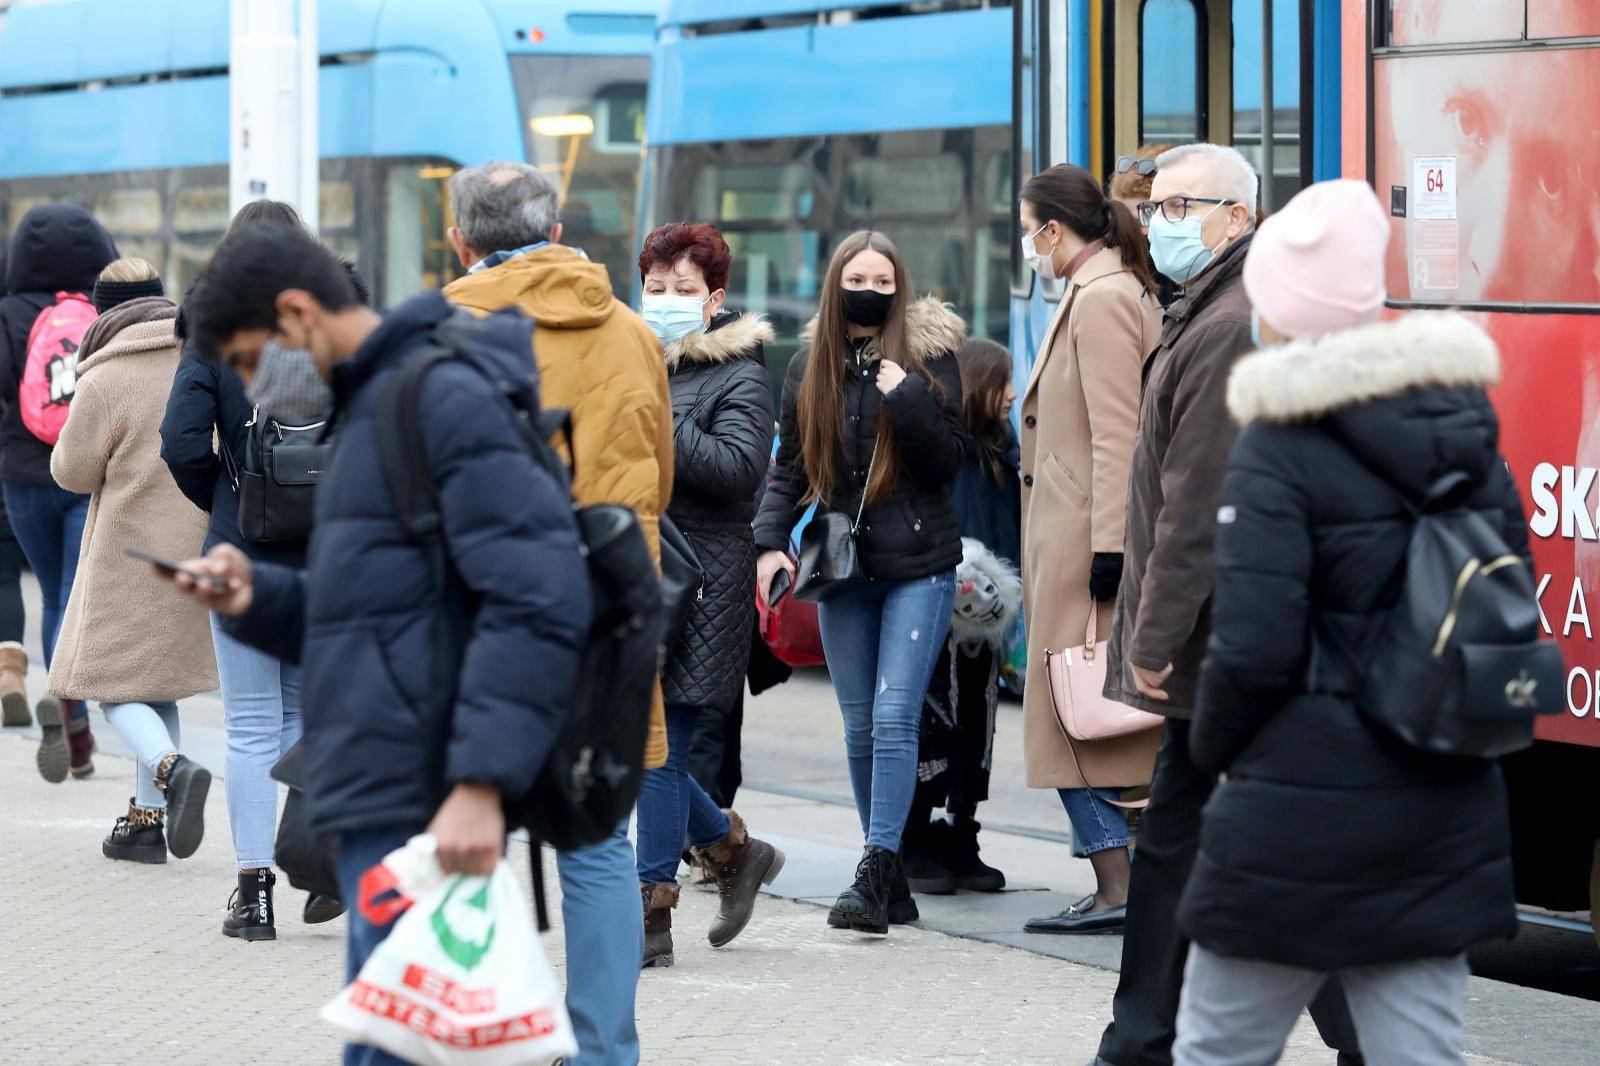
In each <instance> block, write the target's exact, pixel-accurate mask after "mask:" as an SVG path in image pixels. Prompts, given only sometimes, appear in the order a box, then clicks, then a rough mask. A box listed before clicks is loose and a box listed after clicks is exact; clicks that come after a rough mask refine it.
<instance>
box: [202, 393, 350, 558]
mask: <svg viewBox="0 0 1600 1066" xmlns="http://www.w3.org/2000/svg"><path fill="white" fill-rule="evenodd" d="M327 425H328V423H327V422H326V421H322V422H313V423H311V424H309V425H304V426H290V425H285V424H284V423H282V422H279V421H278V420H277V419H275V418H273V417H272V416H271V415H269V414H266V413H264V412H263V411H262V410H261V408H260V407H257V408H255V410H254V411H253V412H252V413H251V415H250V421H248V422H246V423H245V448H244V455H243V456H242V457H236V456H235V455H234V454H233V452H232V450H231V449H229V447H228V443H227V441H226V440H223V441H222V459H223V462H224V463H226V464H227V467H228V477H229V479H230V480H232V482H233V491H234V495H236V496H237V497H238V498H239V532H240V534H242V535H243V536H244V538H245V539H246V540H253V541H257V542H260V543H276V542H284V541H305V540H309V539H310V537H311V527H312V526H313V524H315V514H316V493H317V482H319V481H320V480H322V472H323V471H324V470H326V469H327V466H328V459H329V458H330V455H331V453H332V451H333V444H332V442H331V441H330V440H328V439H327V434H326V432H325V430H326V429H327Z"/></svg>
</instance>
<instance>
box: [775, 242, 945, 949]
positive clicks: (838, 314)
mask: <svg viewBox="0 0 1600 1066" xmlns="http://www.w3.org/2000/svg"><path fill="white" fill-rule="evenodd" d="M820 304H821V306H820V307H819V308H818V311H817V317H816V319H815V320H814V321H813V322H812V324H811V325H810V326H809V327H807V331H806V334H805V337H806V339H807V340H808V341H810V347H809V348H808V349H806V350H803V351H801V352H800V353H799V354H797V355H796V356H795V357H794V360H793V361H792V362H791V363H790V364H789V372H788V375H787V379H786V380H785V382H784V388H783V414H782V419H781V421H780V424H779V428H778V440H779V445H778V461H777V466H776V470H775V472H774V474H773V478H772V484H771V486H770V487H769V488H768V489H767V494H766V496H765V497H764V498H763V499H762V501H761V511H760V514H759V516H758V517H757V518H756V544H757V546H759V547H761V548H763V549H765V552H764V553H763V554H762V556H761V557H760V559H759V560H758V561H757V565H756V587H757V590H758V595H762V596H765V595H766V594H767V590H768V589H770V588H771V582H772V578H773V576H774V575H775V574H777V572H778V571H779V570H787V571H789V572H790V573H791V574H793V573H794V563H793V562H792V561H791V560H790V559H789V558H788V556H787V555H785V554H784V549H785V547H786V546H787V545H788V543H789V532H790V530H792V529H793V528H794V525H795V523H796V521H798V520H799V518H800V516H801V514H802V513H803V512H804V510H805V508H806V505H807V504H808V503H810V502H812V501H816V502H817V504H818V513H819V514H826V513H828V512H835V513H837V514H841V515H845V516H847V517H849V518H851V519H855V518H856V517H857V516H858V515H859V517H860V521H859V526H858V528H857V532H856V537H855V540H856V543H857V546H858V557H859V561H860V564H861V569H862V572H863V576H864V577H865V580H863V581H859V582H856V583H854V584H852V585H851V586H849V587H848V588H845V589H842V590H839V591H836V592H833V593H832V594H830V595H829V596H828V597H827V598H826V599H824V600H823V601H822V603H821V605H820V606H819V609H818V619H819V621H820V623H821V628H822V646H823V652H824V654H825V655H826V656H827V659H828V669H829V671H830V672H831V674H832V675H833V684H834V690H835V692H836V693H837V694H838V697H839V709H840V711H841V712H842V713H843V715H844V724H845V755H846V757H847V759H848V760H849V764H850V785H851V790H852V791H853V792H854V793H855V801H856V813H857V814H858V815H859V816H860V819H861V831H862V834H863V835H864V836H865V837H866V850H865V852H864V854H863V855H862V857H861V862H860V864H859V865H858V866H857V867H856V879H855V882H854V883H853V884H852V885H851V886H850V887H849V888H848V889H846V890H845V891H844V892H843V893H842V894H841V895H840V896H839V899H838V901H837V902H836V903H835V904H834V906H833V909H832V911H830V912H829V914H828V924H829V925H831V926H833V927H835V928H841V929H858V930H862V931H864V932H872V933H886V932H888V930H889V925H890V923H901V922H912V921H916V918H917V905H916V902H915V901H914V900H913V899H912V898H911V891H910V888H909V887H908V886H907V884H906V876H905V870H904V868H903V867H902V865H901V860H900V838H901V834H902V833H903V831H904V829H905V824H906V816H907V814H908V813H909V811H910V808H911V798H912V793H913V791H914V790H915V788H916V784H917V766H916V763H917V726H918V723H919V722H920V721H921V717H922V700H923V696H924V694H925V693H926V692H927V690H928V680H929V678H930V677H932V675H933V668H934V663H935V662H936V661H937V659H938V657H939V651H940V649H941V648H942V647H943V646H944V641H945V635H946V634H947V633H948V631H949V629H950V611H951V606H952V604H953V602H954V600H955V568H956V565H957V564H958V563H960V562H961V528H960V526H959V525H958V524H957V523H956V512H955V507H954V506H953V504H952V503H951V499H950V487H951V484H952V483H953V482H954V481H955V478H956V472H957V471H958V470H959V469H960V467H961V457H962V451H963V442H964V441H965V439H966V429H965V427H964V426H963V423H962V419H961V372H960V369H959V368H958V366H957V363H956V352H957V351H958V350H959V349H960V348H961V345H962V343H963V342H964V341H965V339H966V327H965V326H964V325H963V324H962V322H961V319H960V318H958V317H957V316H956V315H955V313H954V312H952V311H951V310H950V309H949V308H947V307H945V305H944V304H942V303H941V302H939V301H938V300H936V299H934V298H932V297H929V298H927V299H922V300H917V299H914V298H913V296H912V290H911V283H910V281H909V280H908V279H907V278H906V270H905V264H904V260H902V259H901V257H900V252H899V250H898V249H897V248H895V246H894V243H893V242H892V241H890V240H889V239H888V238H887V237H885V236H884V235H883V234H881V233H874V232H867V231H862V232H859V233H853V234H851V235H850V236H849V237H847V238H845V239H844V240H843V241H842V242H840V245H839V248H838V250H837V251H835V252H834V255H833V261H832V262H831V263H830V264H829V265H828V273H827V277H826V279H825V280H824V281H823V284H822V292H821V300H820ZM798 587H799V588H800V589H801V590H803V589H804V587H805V575H803V574H802V575H800V578H799V586H798Z"/></svg>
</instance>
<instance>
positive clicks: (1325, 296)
mask: <svg viewBox="0 0 1600 1066" xmlns="http://www.w3.org/2000/svg"><path fill="white" fill-rule="evenodd" d="M1388 248H1389V219H1388V217H1387V216H1385V214H1384V213H1383V208H1382V207H1381V206H1379V204H1378V198H1377V197H1376V196H1375V195H1373V192H1372V186H1370V185H1368V184H1367V183H1366V182H1364V181H1351V180H1347V179H1341V180H1337V181H1322V182H1318V183H1317V184H1315V185H1312V186H1309V187H1307V188H1306V189H1304V190H1303V191H1301V192H1300V194H1299V195H1297V196H1296V197H1295V198H1294V199H1292V200H1290V201H1289V202H1288V203H1287V204H1285V205H1284V207H1283V210H1281V211H1279V212H1278V213H1277V214H1275V215H1272V216H1271V217H1269V218H1268V219H1267V220H1266V221H1265V222H1263V223H1262V224H1261V226H1260V228H1259V229H1258V230H1257V231H1256V239H1255V241H1254V243H1253V244H1252V246H1251V249H1250V258H1249V259H1247V260H1245V264H1244V291H1245V295H1247V296H1249V297H1250V304H1251V306H1252V307H1253V308H1254V309H1255V321H1256V323H1257V326H1256V330H1257V334H1258V335H1257V338H1256V339H1257V345H1258V346H1260V345H1261V344H1262V343H1263V342H1265V343H1268V344H1275V343H1280V342H1282V341H1286V340H1291V339H1297V338H1301V337H1320V336H1322V335H1323V334H1324V333H1335V332H1338V331H1339V330H1342V329H1349V328H1351V327H1352V326H1359V325H1361V324H1362V323H1364V322H1370V321H1371V320H1372V319H1374V318H1376V317H1377V314H1378V312H1379V310H1381V309H1382V307H1383V301H1384V297H1385V295H1386V294H1385V292H1384V287H1383V258H1384V254H1385V253H1386V252H1387V251H1388Z"/></svg>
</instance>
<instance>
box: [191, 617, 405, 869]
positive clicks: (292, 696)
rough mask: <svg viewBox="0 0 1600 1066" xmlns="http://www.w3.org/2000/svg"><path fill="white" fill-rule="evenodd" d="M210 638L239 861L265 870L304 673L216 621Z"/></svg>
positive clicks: (230, 818) (297, 728)
mask: <svg viewBox="0 0 1600 1066" xmlns="http://www.w3.org/2000/svg"><path fill="white" fill-rule="evenodd" d="M211 638H212V642H213V643H214V644H215V645H216V650H217V676H218V677H219V678H220V679H221V681H222V723H223V726H224V727H225V728H226V729H227V734H228V758H227V765H226V766H225V767H224V768H223V782H224V783H225V784H226V786H227V790H228V824H229V826H230V827H231V828H232V830H233V852H234V857H235V858H236V859H237V860H238V863H239V869H241V870H256V869H261V868H262V867H266V866H271V865H272V860H273V851H274V843H275V840H276V835H277V825H278V783H277V782H276V781H274V780H273V779H272V776H271V775H272V767H273V765H274V764H275V763H277V761H278V760H279V759H281V758H282V757H283V755H284V753H285V752H287V751H288V750H289V749H290V748H291V747H293V746H294V742H295V741H296V740H299V739H300V668H299V667H298V666H291V665H289V664H288V663H282V662H279V661H278V660H277V659H274V658H273V657H272V656H270V655H268V654H266V653H265V652H261V651H257V650H256V649H255V648H252V647H250V646H249V645H248V644H244V643H241V642H240V641H238V640H236V639H235V638H234V637H232V636H230V635H229V634H228V632H227V630H225V629H223V628H222V626H220V625H219V624H217V620H216V616H214V615H213V616H212V619H211ZM380 857H381V856H380ZM369 865H370V864H369Z"/></svg>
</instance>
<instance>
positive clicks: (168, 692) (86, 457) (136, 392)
mask: <svg viewBox="0 0 1600 1066" xmlns="http://www.w3.org/2000/svg"><path fill="white" fill-rule="evenodd" d="M161 291H162V290H161V281H160V279H159V278H158V277H157V276H156V272H155V268H154V267H152V266H151V265H150V264H149V263H147V262H145V261H144V260H142V259H119V260H117V261H116V262H114V263H112V264H111V265H110V266H108V267H106V268H105V271H104V272H103V273H102V274H101V275H100V281H99V282H98V283H97V284H96V286H95V304H96V305H97V307H99V309H100V311H101V316H100V318H99V319H97V320H96V321H95V323H94V325H92V326H90V327H89V332H88V333H86V334H84V338H83V346H82V347H81V348H80V349H79V352H78V365H77V384H76V391H75V394H74V397H73V400H72V412H71V414H70V415H69V416H68V417H67V422H66V425H65V426H64V427H63V428H62V430H61V439H60V441H58V442H57V444H56V446H55V451H54V453H53V454H52V456H51V459H50V473H51V475H52V476H53V477H54V478H55V479H56V482H57V483H58V484H59V485H60V486H61V487H62V488H64V489H66V490H67V491H69V492H79V493H89V494H92V497H93V498H92V499H91V500H90V503H89V516H88V520H87V522H86V523H85V525H84V530H83V545H82V548H81V549H80V551H79V554H78V577H77V580H76V581H75V582H74V583H73V586H72V597H71V599H69V600H68V602H67V613H66V617H65V618H64V619H63V621H62V623H61V634H60V636H59V637H58V638H57V643H56V653H55V657H54V659H53V661H52V663H51V668H50V692H51V693H52V694H53V695H55V696H58V697H61V698H63V699H66V698H70V699H78V700H98V701H100V706H101V709H102V710H103V711H104V712H105V716H106V720H107V721H109V722H110V723H111V725H112V727H113V728H115V729H116V731H117V732H118V734H120V735H121V737H122V739H123V740H124V741H125V742H126V743H127V745H128V746H129V747H130V748H132V749H133V751H134V754H135V755H136V756H137V757H138V764H137V767H136V769H135V775H134V780H135V793H134V796H133V798H132V799H131V800H130V801H129V803H128V813H127V814H126V815H125V816H124V817H121V818H118V819H117V824H116V827H115V828H113V829H112V830H111V834H110V835H109V836H107V837H106V839H105V842H104V843H103V844H102V846H101V850H102V851H103V852H104V854H105V855H106V857H107V858H111V859H125V860H130V861H133V862H146V863H158V862H166V861H167V851H168V849H169V848H170V850H171V852H172V854H173V855H175V856H177V857H178V858H180V859H183V858H188V857H189V856H190V855H192V854H194V852H195V849H196V848H198V847H199V846H200V838H201V836H202V834H203V833H204V831H205V825H204V810H205V801H206V792H207V790H208V789H209V788H210V785H211V775H210V773H208V772H207V771H206V769H205V768H204V767H202V766H199V765H197V764H196V763H195V762H193V761H192V760H190V759H187V758H185V757H184V756H182V755H180V754H178V750H177V747H178V704H177V701H178V700H180V699H183V698H185V697H188V696H192V695H194V694H195V693H197V692H208V691H210V690H212V689H214V688H216V687H217V671H216V659H215V657H214V655H213V653H212V648H211V632H210V628H209V622H208V620H207V618H206V613H205V611H204V610H203V609H201V608H200V607H197V606H196V605H195V604H194V603H193V602H191V601H190V600H188V599H187V598H186V597H184V596H182V595H181V594H179V593H178V591H177V590H176V589H175V588H174V587H173V585H172V584H171V582H168V581H163V580H161V578H160V577H158V576H157V575H156V573H155V572H154V571H153V570H152V569H151V567H150V565H149V564H148V563H144V562H140V561H138V560H137V559H133V558H130V557H129V556H128V555H127V554H126V553H125V549H129V548H132V549H136V550H139V551H144V552H148V553H150V554H152V555H158V556H161V557H163V558H167V559H188V558H192V557H194V556H196V555H198V554H200V546H201V544H202V542H203V541H204V540H205V534H206V516H205V515H204V514H203V513H202V512H201V511H199V510H198V509H196V507H195V506H194V504H192V503H190V502H189V501H188V500H187V499H185V498H184V496H183V493H181V492H179V491H178V486H177V484H176V483H175V482H174V481H173V480H172V475H171V474H169V473H168V472H167V468H166V466H165V465H164V464H163V463H162V461H161V435H160V428H161V417H162V414H163V412H164V411H165V410H166V406H167V393H168V391H169V390H170V389H171V387H172V376H173V373H174V372H175V371H176V370H177V367H178V356H179V352H180V348H179V344H178V341H177V338H176V337H175V335H174V333H173V324H174V322H175V320H176V318H177V313H178V309H177V307H176V306H175V305H174V304H173V303H172V301H170V300H167V299H164V298H163V297H162V296H161ZM163 826H165V832H163Z"/></svg>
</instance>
